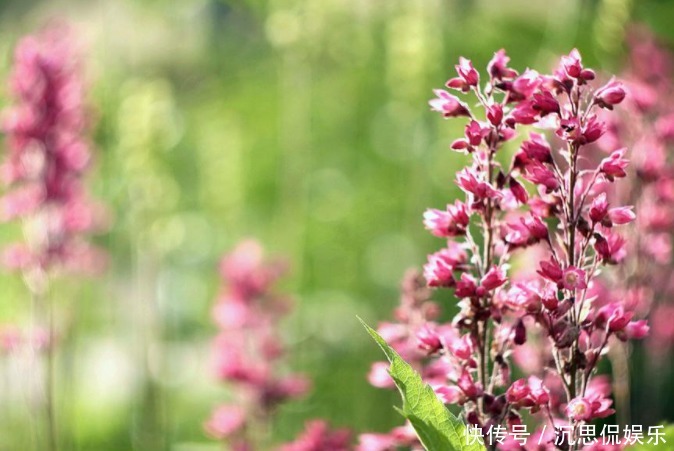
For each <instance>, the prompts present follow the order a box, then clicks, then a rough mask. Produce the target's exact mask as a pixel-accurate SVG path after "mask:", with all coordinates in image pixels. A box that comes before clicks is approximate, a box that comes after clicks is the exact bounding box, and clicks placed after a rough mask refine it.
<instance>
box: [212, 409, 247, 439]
mask: <svg viewBox="0 0 674 451" xmlns="http://www.w3.org/2000/svg"><path fill="white" fill-rule="evenodd" d="M245 423H246V413H245V411H244V410H243V409H242V408H241V407H239V406H231V405H223V406H220V407H218V408H216V409H215V410H214V411H213V413H212V414H211V417H210V418H209V419H208V421H206V424H205V425H204V428H205V429H206V432H207V433H208V435H210V436H211V437H213V438H215V439H218V440H222V439H224V438H227V437H229V436H231V435H232V434H234V433H236V432H237V431H239V430H241V428H242V427H243V426H244V424H245Z"/></svg>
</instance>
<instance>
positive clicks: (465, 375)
mask: <svg viewBox="0 0 674 451" xmlns="http://www.w3.org/2000/svg"><path fill="white" fill-rule="evenodd" d="M456 385H457V386H458V387H459V388H460V389H461V391H463V393H464V394H465V395H466V397H467V398H468V399H475V398H476V397H477V396H479V395H480V394H482V387H481V386H480V385H479V384H477V383H475V381H474V380H473V378H472V376H471V375H470V373H469V372H468V371H466V370H465V369H464V370H463V371H462V372H461V376H459V378H458V379H457V381H456Z"/></svg>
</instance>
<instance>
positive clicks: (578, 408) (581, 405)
mask: <svg viewBox="0 0 674 451" xmlns="http://www.w3.org/2000/svg"><path fill="white" fill-rule="evenodd" d="M564 411H565V412H566V416H567V417H569V418H570V419H571V420H573V421H589V420H591V419H592V404H591V403H590V401H588V400H587V399H585V398H574V399H572V400H571V401H570V402H569V403H568V404H567V405H566V408H565V409H564Z"/></svg>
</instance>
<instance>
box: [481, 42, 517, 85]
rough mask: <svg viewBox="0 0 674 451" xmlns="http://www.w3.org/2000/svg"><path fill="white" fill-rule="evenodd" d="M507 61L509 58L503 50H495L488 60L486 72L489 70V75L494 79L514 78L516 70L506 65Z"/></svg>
mask: <svg viewBox="0 0 674 451" xmlns="http://www.w3.org/2000/svg"><path fill="white" fill-rule="evenodd" d="M509 61H510V58H509V57H508V56H507V55H506V52H505V50H503V49H501V50H499V51H498V52H495V53H494V57H493V58H492V59H491V61H489V64H488V65H487V72H489V75H490V76H491V77H492V78H494V79H496V80H501V79H503V78H514V77H516V76H517V71H516V70H513V69H510V68H509V67H508V62H509Z"/></svg>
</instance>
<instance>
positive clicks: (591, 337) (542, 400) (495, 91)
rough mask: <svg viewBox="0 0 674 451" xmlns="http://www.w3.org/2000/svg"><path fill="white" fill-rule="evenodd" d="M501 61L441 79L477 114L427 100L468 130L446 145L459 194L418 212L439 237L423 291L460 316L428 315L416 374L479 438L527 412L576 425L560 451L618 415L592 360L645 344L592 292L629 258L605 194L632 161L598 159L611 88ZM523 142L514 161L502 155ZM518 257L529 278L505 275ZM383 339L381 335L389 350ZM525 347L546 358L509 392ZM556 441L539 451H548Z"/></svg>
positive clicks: (620, 156) (624, 211)
mask: <svg viewBox="0 0 674 451" xmlns="http://www.w3.org/2000/svg"><path fill="white" fill-rule="evenodd" d="M508 63H509V58H508V56H507V55H506V53H505V52H504V51H503V50H500V51H499V52H496V53H495V55H494V58H493V59H492V60H491V61H490V62H489V65H488V66H487V73H486V77H485V76H483V75H482V74H480V73H479V72H478V71H477V70H476V69H475V68H474V67H473V64H472V63H471V61H469V60H467V59H465V58H461V59H460V61H459V64H458V65H457V66H456V71H457V77H455V78H452V79H450V80H449V81H448V82H447V84H446V87H447V88H449V89H451V90H456V91H459V93H461V94H463V95H472V96H474V98H475V99H476V100H477V104H478V105H479V109H480V110H482V114H480V115H478V114H477V113H476V112H474V111H473V108H471V107H469V104H470V103H472V102H464V101H462V100H461V99H459V98H458V97H457V96H456V95H454V94H452V93H450V92H449V91H447V90H436V91H435V94H436V98H435V99H433V100H431V101H430V106H431V108H432V110H434V111H437V112H439V113H441V114H442V115H443V117H445V118H454V117H465V118H466V120H467V124H466V126H465V132H464V136H462V137H460V138H459V139H456V140H455V141H454V142H453V143H452V144H451V149H453V150H454V151H456V152H458V153H460V154H464V155H465V156H466V157H464V158H466V159H467V165H466V167H464V168H463V169H461V170H460V171H458V173H457V175H456V184H457V186H458V187H459V188H460V189H461V190H462V191H463V193H464V194H465V197H464V199H461V200H457V201H455V202H454V203H453V204H449V205H448V206H447V207H446V208H445V209H431V210H428V211H426V213H425V214H424V225H425V226H426V228H427V229H428V230H429V232H430V233H431V234H433V235H434V236H436V237H439V238H443V239H445V240H446V245H445V246H444V247H443V248H442V249H440V250H439V251H437V252H435V253H433V254H431V255H429V257H428V263H427V264H426V265H425V266H424V276H425V278H426V281H427V284H428V286H429V287H435V288H443V289H448V290H451V291H452V292H453V294H454V296H455V297H456V298H457V299H459V308H460V311H459V313H458V314H457V315H456V316H455V318H454V319H453V321H452V323H451V324H437V323H435V322H434V317H428V318H422V321H425V323H424V324H420V325H417V326H415V327H414V328H413V329H412V330H413V334H414V336H415V339H416V342H417V348H418V351H419V352H423V353H425V355H426V357H427V360H426V361H425V363H424V366H425V368H424V369H423V370H422V374H423V372H425V371H426V368H428V367H432V368H434V371H432V374H433V378H432V379H429V378H428V377H427V380H428V381H429V383H430V384H431V386H433V387H434V388H435V390H436V393H437V394H438V395H439V396H440V397H441V398H442V399H443V400H444V401H445V402H446V403H450V404H458V405H460V406H462V409H463V414H464V416H465V419H466V421H467V422H468V423H470V424H472V425H477V426H478V427H479V428H481V429H482V431H483V435H486V433H487V431H488V430H491V429H492V428H494V427H497V426H498V427H500V426H501V425H503V424H505V425H506V426H507V427H508V428H512V427H513V426H516V425H519V424H521V423H522V421H523V419H522V418H523V414H525V413H526V415H531V416H534V417H537V418H539V420H540V423H541V424H546V423H549V427H550V428H551V429H554V428H556V427H559V426H560V425H564V424H568V425H570V427H571V430H572V434H571V437H570V439H569V440H568V443H562V444H561V446H566V447H567V448H565V449H577V448H576V444H574V443H575V440H574V438H576V437H577V434H578V430H579V428H580V427H581V426H582V425H583V424H584V422H587V421H591V420H592V419H595V418H603V417H605V416H607V415H610V414H611V413H613V410H612V409H611V402H612V401H611V399H610V398H609V393H608V392H607V391H606V390H596V389H595V387H596V384H595V383H594V382H593V376H594V374H595V372H596V367H597V363H598V361H599V359H600V357H601V356H602V354H604V353H605V350H606V349H607V347H608V346H609V345H610V342H611V340H612V339H618V340H628V339H638V338H643V337H644V336H645V335H646V334H647V333H648V326H647V325H646V323H645V321H643V320H636V318H635V316H636V312H635V311H634V308H633V306H631V305H629V304H626V303H623V302H607V301H605V299H603V300H598V299H597V296H596V295H595V294H596V292H597V291H598V290H599V287H600V284H599V283H598V281H599V273H600V271H601V269H602V268H606V267H608V266H613V265H617V264H619V263H621V262H622V261H623V260H624V259H625V257H626V254H627V247H626V240H625V238H624V237H623V236H622V235H621V234H620V233H619V230H620V228H621V227H622V226H624V225H626V224H629V223H631V222H633V221H634V220H635V214H634V212H633V211H632V208H631V207H630V206H625V205H622V204H621V203H618V202H616V201H615V200H614V196H613V194H614V193H615V191H616V187H615V185H616V184H618V183H619V182H620V179H623V178H625V177H626V175H627V167H628V163H629V162H628V159H627V157H626V155H627V154H626V150H625V149H620V148H618V149H612V151H611V152H609V154H608V155H607V156H605V157H603V158H596V156H595V155H596V150H595V146H594V145H593V144H594V143H596V142H597V141H598V140H599V139H600V138H601V137H602V136H603V135H604V134H605V133H606V131H607V124H606V120H605V119H604V117H605V113H606V112H612V110H613V109H614V107H615V106H616V105H618V104H620V103H622V102H623V100H624V99H625V96H626V90H625V88H624V87H623V85H622V83H620V82H618V81H616V80H614V79H612V80H610V81H609V82H608V83H606V84H604V85H603V86H601V87H599V88H597V89H595V88H594V87H593V84H594V80H595V78H596V74H595V72H594V71H593V70H592V69H590V68H587V67H585V65H584V64H583V61H582V59H581V55H580V53H579V52H578V51H577V50H575V49H574V50H573V51H572V52H570V53H569V54H568V55H565V56H563V57H562V58H561V61H560V63H559V66H558V67H557V69H556V70H555V71H554V72H553V73H552V74H549V75H543V74H539V73H538V72H536V71H534V70H532V69H527V70H526V71H524V72H523V73H522V74H519V73H518V72H517V71H515V70H514V69H512V68H510V67H509V66H508ZM531 127H535V128H538V129H539V130H551V131H552V132H553V133H549V134H548V136H547V137H546V135H545V134H544V133H535V132H533V131H531ZM518 135H520V136H521V138H520V141H519V142H520V144H519V146H518V148H517V150H516V151H515V152H514V154H513V155H512V158H509V157H508V153H507V152H504V151H503V150H502V149H503V148H504V147H506V146H512V144H511V143H514V142H516V141H515V139H516V138H517V137H518ZM508 160H509V161H508ZM506 162H507V164H506ZM518 258H519V259H521V260H523V261H524V265H520V266H525V268H526V269H527V270H528V271H519V272H518V273H514V272H513V271H511V270H510V263H511V261H513V262H514V261H515V260H517V259H518ZM432 311H435V309H432ZM403 323H404V322H403ZM391 328H392V326H390V325H384V327H383V330H382V328H380V332H383V336H384V337H385V338H388V339H389V341H391V340H390V339H391V337H390V336H389V337H386V331H387V330H388V329H391ZM408 330H409V328H408ZM531 339H538V340H541V341H542V342H541V343H539V345H538V347H539V349H543V350H545V355H542V356H540V357H541V359H540V362H541V365H540V366H537V369H541V373H540V374H539V376H540V377H539V376H531V377H529V378H527V379H519V380H516V381H512V377H511V372H512V363H513V362H512V356H513V355H517V350H518V349H519V348H523V346H524V345H525V343H527V341H528V340H531ZM392 344H393V345H394V347H395V341H393V342H392ZM440 369H441V370H442V372H441V373H439V372H438V370H440ZM594 380H599V379H596V378H595V379H594ZM554 438H555V437H554V436H553V437H551V439H550V441H549V442H548V443H547V444H545V445H544V446H543V448H544V449H555V443H554V440H553V439H554ZM557 442H558V443H557V446H559V440H557ZM572 442H574V443H572ZM501 449H519V448H504V447H503V446H501Z"/></svg>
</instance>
